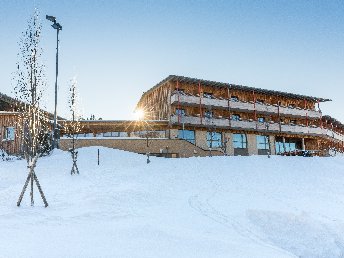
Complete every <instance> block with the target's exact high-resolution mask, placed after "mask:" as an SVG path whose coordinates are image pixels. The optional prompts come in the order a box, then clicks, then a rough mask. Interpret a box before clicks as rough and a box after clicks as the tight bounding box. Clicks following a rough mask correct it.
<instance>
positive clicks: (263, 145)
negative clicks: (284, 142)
mask: <svg viewBox="0 0 344 258" xmlns="http://www.w3.org/2000/svg"><path fill="white" fill-rule="evenodd" d="M257 148H258V149H259V150H268V149H269V136H266V135H257Z"/></svg>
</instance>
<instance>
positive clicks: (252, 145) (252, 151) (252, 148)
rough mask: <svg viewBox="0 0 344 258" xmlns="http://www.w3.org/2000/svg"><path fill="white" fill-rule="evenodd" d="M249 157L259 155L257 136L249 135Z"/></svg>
mask: <svg viewBox="0 0 344 258" xmlns="http://www.w3.org/2000/svg"><path fill="white" fill-rule="evenodd" d="M247 148H248V155H258V148H257V136H256V135H255V134H247Z"/></svg>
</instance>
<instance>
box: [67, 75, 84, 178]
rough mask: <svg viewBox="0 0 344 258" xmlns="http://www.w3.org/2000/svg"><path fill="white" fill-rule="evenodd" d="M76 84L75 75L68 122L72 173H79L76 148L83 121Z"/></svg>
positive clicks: (72, 81) (72, 82) (71, 89)
mask: <svg viewBox="0 0 344 258" xmlns="http://www.w3.org/2000/svg"><path fill="white" fill-rule="evenodd" d="M76 85H77V81H76V78H75V77H74V78H73V79H72V80H71V83H70V88H69V93H70V98H69V109H70V111H71V115H72V119H71V121H70V122H69V123H68V124H67V128H66V131H67V134H68V136H69V137H70V138H71V139H72V147H71V148H70V149H69V152H70V153H71V155H72V160H73V166H72V170H71V175H73V174H75V173H77V174H79V169H78V165H77V161H78V151H77V150H76V143H77V139H78V133H79V132H80V130H81V123H80V112H79V109H78V104H79V101H78V99H79V98H78V94H77V88H76Z"/></svg>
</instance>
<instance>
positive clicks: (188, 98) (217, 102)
mask: <svg viewBox="0 0 344 258" xmlns="http://www.w3.org/2000/svg"><path fill="white" fill-rule="evenodd" d="M178 102H179V103H180V104H182V105H192V106H195V105H199V104H200V103H201V104H202V106H212V107H217V108H223V109H228V108H230V109H231V110H238V111H254V110H256V111H257V112H258V113H267V114H277V113H278V112H279V113H280V114H281V115H287V116H294V117H309V118H320V117H321V112H320V111H316V110H307V109H300V108H292V107H284V106H279V107H278V106H277V105H269V104H261V103H256V104H255V105H254V103H253V102H252V103H251V102H243V101H228V99H217V98H205V97H202V98H201V99H200V97H199V96H193V95H186V94H185V93H180V94H179V97H178V93H174V94H173V95H172V96H171V104H173V103H178Z"/></svg>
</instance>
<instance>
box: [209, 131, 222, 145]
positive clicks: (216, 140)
mask: <svg viewBox="0 0 344 258" xmlns="http://www.w3.org/2000/svg"><path fill="white" fill-rule="evenodd" d="M207 145H208V147H209V148H221V147H222V134H221V133H217V132H207Z"/></svg>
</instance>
